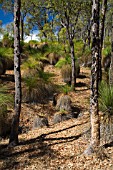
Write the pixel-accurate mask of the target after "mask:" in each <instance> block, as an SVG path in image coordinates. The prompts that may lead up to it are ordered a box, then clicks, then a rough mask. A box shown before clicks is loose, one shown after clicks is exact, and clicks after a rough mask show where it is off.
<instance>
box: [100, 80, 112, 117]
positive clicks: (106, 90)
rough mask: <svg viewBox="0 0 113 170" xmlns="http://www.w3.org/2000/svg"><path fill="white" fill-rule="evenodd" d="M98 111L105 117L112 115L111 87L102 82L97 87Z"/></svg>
mask: <svg viewBox="0 0 113 170" xmlns="http://www.w3.org/2000/svg"><path fill="white" fill-rule="evenodd" d="M99 104H100V109H101V110H102V111H103V112H104V113H105V114H107V115H109V116H110V115H113V87H112V86H109V85H108V84H107V83H106V82H104V81H102V82H101V84H100V86H99Z"/></svg>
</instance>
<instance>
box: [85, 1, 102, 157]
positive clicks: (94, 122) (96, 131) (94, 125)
mask: <svg viewBox="0 0 113 170" xmlns="http://www.w3.org/2000/svg"><path fill="white" fill-rule="evenodd" d="M99 2H100V1H99V0H93V6H92V67H91V96H90V114H91V143H90V147H89V148H88V149H86V151H85V154H92V152H94V151H95V148H96V147H99V144H100V124H99V113H98V63H99V62H98V60H99V47H100V45H99Z"/></svg>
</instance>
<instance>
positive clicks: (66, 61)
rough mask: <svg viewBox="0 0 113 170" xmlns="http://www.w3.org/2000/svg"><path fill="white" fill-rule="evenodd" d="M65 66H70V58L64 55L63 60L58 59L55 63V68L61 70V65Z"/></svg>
mask: <svg viewBox="0 0 113 170" xmlns="http://www.w3.org/2000/svg"><path fill="white" fill-rule="evenodd" d="M66 64H71V57H70V55H66V56H65V58H62V59H60V60H59V61H58V62H57V63H56V65H55V66H56V67H58V68H62V66H63V65H66Z"/></svg>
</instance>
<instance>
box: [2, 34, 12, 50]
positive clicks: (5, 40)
mask: <svg viewBox="0 0 113 170" xmlns="http://www.w3.org/2000/svg"><path fill="white" fill-rule="evenodd" d="M2 44H3V47H9V48H10V47H12V46H13V44H14V39H13V38H12V37H10V36H9V34H8V33H7V34H5V35H4V36H3V39H2Z"/></svg>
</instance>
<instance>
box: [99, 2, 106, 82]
mask: <svg viewBox="0 0 113 170" xmlns="http://www.w3.org/2000/svg"><path fill="white" fill-rule="evenodd" d="M101 11H102V12H101V15H102V19H101V23H100V54H99V81H101V80H102V66H101V60H102V47H103V39H104V26H105V16H106V11H107V0H103V3H102V10H101Z"/></svg>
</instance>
